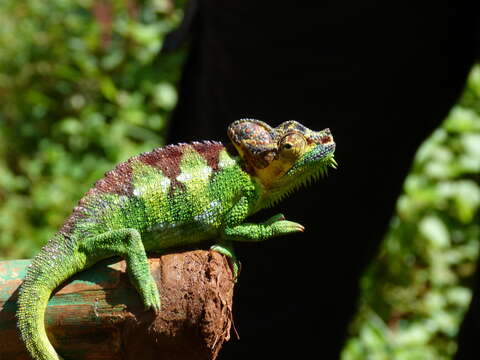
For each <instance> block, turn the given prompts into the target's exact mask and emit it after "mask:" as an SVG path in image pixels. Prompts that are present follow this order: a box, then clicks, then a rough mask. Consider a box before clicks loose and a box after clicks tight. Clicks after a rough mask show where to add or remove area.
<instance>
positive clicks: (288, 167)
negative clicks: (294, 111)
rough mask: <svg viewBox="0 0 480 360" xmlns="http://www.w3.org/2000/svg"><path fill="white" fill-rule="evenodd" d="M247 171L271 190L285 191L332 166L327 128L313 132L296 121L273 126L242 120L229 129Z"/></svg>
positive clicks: (331, 140) (332, 159)
mask: <svg viewBox="0 0 480 360" xmlns="http://www.w3.org/2000/svg"><path fill="white" fill-rule="evenodd" d="M228 135H229V137H230V140H231V141H232V143H233V144H234V145H235V147H236V149H237V150H238V152H239V154H240V156H241V157H242V159H243V160H244V164H245V168H246V171H248V172H249V173H250V174H252V175H254V176H255V177H256V178H258V180H259V181H260V183H261V184H262V185H263V187H264V188H265V189H266V190H268V191H273V192H288V191H289V190H292V189H293V188H296V187H298V186H300V185H302V184H304V183H306V182H307V181H309V180H310V179H314V178H317V177H318V176H319V175H324V174H325V173H326V170H327V168H328V167H329V166H331V167H335V166H336V162H335V160H334V158H333V153H334V151H335V142H334V141H333V137H332V134H331V133H330V130H329V129H324V130H322V131H313V130H310V129H308V128H307V127H305V126H303V125H302V124H300V123H299V122H297V121H293V120H291V121H286V122H284V123H282V124H280V125H279V126H277V127H276V128H272V127H270V126H269V125H267V124H266V123H264V122H262V121H259V120H253V119H242V120H238V121H235V122H234V123H232V124H231V125H230V127H229V128H228Z"/></svg>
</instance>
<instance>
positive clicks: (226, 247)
mask: <svg viewBox="0 0 480 360" xmlns="http://www.w3.org/2000/svg"><path fill="white" fill-rule="evenodd" d="M210 249H211V250H214V251H216V252H219V253H220V254H222V255H225V256H226V257H227V258H228V262H229V263H230V267H231V268H232V272H233V280H234V281H235V282H236V281H237V279H238V275H239V273H240V269H241V264H240V261H238V260H237V257H236V256H235V251H234V250H233V245H232V243H231V242H229V241H224V242H220V243H218V244H215V245H212V246H211V247H210Z"/></svg>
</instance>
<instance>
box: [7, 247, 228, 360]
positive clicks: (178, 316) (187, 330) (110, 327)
mask: <svg viewBox="0 0 480 360" xmlns="http://www.w3.org/2000/svg"><path fill="white" fill-rule="evenodd" d="M119 260H120V259H118V258H117V259H111V260H109V261H104V262H101V263H99V264H97V265H96V266H94V267H93V268H91V269H89V270H87V271H84V272H82V273H79V274H77V275H76V276H74V277H72V278H71V279H69V280H68V281H67V282H66V283H65V284H63V285H61V286H60V287H59V288H58V289H56V291H55V292H54V295H53V296H52V297H51V299H50V301H49V303H48V308H47V311H46V313H45V325H46V328H47V332H48V336H49V339H50V341H51V342H52V344H53V345H54V347H55V348H56V349H57V351H58V352H59V353H60V354H61V355H62V356H64V357H65V358H66V359H102V360H107V359H112V360H113V359H145V360H149V359H179V360H181V359H196V360H197V359H215V358H216V356H217V354H218V352H219V351H220V348H221V346H222V344H223V343H224V342H225V341H227V340H228V339H229V337H230V327H231V325H232V297H233V286H234V283H233V281H232V272H231V269H230V267H229V264H228V261H227V260H226V259H225V258H224V257H223V256H222V255H220V254H218V253H217V252H214V251H206V250H196V251H188V252H183V253H173V254H167V255H163V256H161V257H154V258H150V259H149V262H150V269H151V271H152V274H153V276H154V278H155V280H156V282H157V285H158V288H159V291H160V297H161V302H162V309H161V311H160V313H159V314H158V315H157V316H155V314H154V313H153V312H152V311H144V309H143V305H142V303H141V301H140V297H139V295H138V293H137V291H136V290H135V289H134V288H133V287H132V285H131V284H130V282H129V280H128V276H127V274H126V273H125V262H124V261H119ZM28 264H29V260H13V261H3V262H0V359H9V360H28V359H29V357H28V355H27V353H26V350H25V349H24V345H23V343H22V342H21V340H20V338H19V335H18V331H17V327H16V318H15V312H16V308H17V307H16V301H17V296H18V287H19V285H20V284H21V281H22V278H23V277H24V275H25V272H26V268H27V266H28Z"/></svg>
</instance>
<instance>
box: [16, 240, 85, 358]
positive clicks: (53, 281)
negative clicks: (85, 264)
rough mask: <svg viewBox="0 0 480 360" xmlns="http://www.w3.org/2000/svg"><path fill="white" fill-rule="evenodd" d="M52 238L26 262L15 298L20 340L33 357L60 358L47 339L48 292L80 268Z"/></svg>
mask: <svg viewBox="0 0 480 360" xmlns="http://www.w3.org/2000/svg"><path fill="white" fill-rule="evenodd" d="M57 240H60V239H53V240H51V241H50V242H49V243H47V245H46V246H45V247H44V248H43V249H42V250H41V251H40V253H39V254H38V255H37V256H36V257H35V258H34V259H33V260H32V263H31V264H30V265H29V268H28V271H27V275H26V276H25V279H24V281H23V283H22V285H21V287H20V293H19V297H18V311H17V318H18V327H19V329H20V334H21V337H22V340H23V342H24V343H25V345H26V347H27V349H28V351H29V353H30V355H31V356H32V357H33V359H35V360H60V359H62V358H61V357H60V356H59V355H58V354H57V352H56V351H55V349H54V348H53V346H52V344H51V343H50V341H49V340H48V337H47V333H46V331H45V324H44V319H45V309H46V308H47V303H48V300H49V298H50V295H51V293H52V291H53V290H54V289H55V288H56V287H57V286H58V285H60V284H61V283H62V282H63V281H65V280H66V279H68V278H69V277H70V276H71V275H73V274H75V273H76V272H78V271H80V270H81V268H82V266H81V264H80V261H79V260H78V259H77V258H76V257H75V256H73V251H69V250H70V249H67V246H66V245H67V244H66V243H65V242H62V241H57Z"/></svg>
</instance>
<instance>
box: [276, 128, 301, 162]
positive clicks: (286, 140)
mask: <svg viewBox="0 0 480 360" xmlns="http://www.w3.org/2000/svg"><path fill="white" fill-rule="evenodd" d="M305 145H306V141H305V137H303V135H301V134H298V133H290V134H288V135H285V136H284V137H283V138H282V139H281V140H280V149H279V150H280V155H281V156H282V157H284V158H289V159H297V158H298V157H300V155H302V153H303V150H304V148H305Z"/></svg>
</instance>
